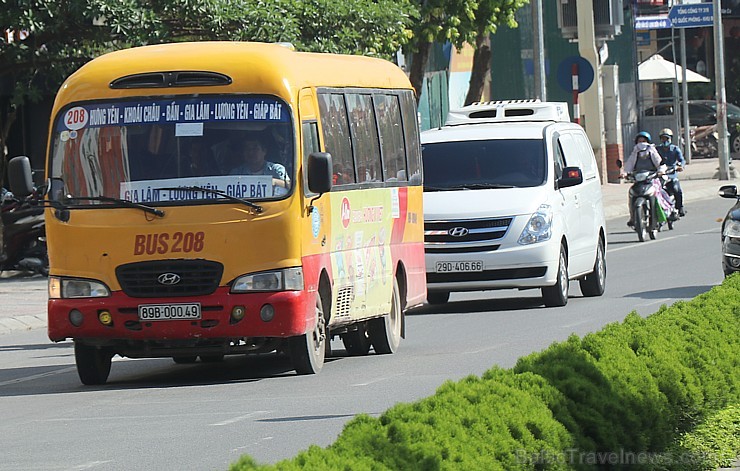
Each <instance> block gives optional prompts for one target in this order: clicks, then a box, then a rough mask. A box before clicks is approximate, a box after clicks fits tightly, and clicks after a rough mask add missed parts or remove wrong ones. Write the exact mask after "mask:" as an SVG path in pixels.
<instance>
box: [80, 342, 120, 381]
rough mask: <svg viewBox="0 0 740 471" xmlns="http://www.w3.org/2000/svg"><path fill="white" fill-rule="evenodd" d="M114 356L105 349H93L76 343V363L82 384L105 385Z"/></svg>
mask: <svg viewBox="0 0 740 471" xmlns="http://www.w3.org/2000/svg"><path fill="white" fill-rule="evenodd" d="M112 358H113V355H112V354H111V353H110V352H109V351H108V350H106V349H104V348H96V347H91V346H90V345H84V344H81V343H77V342H75V363H76V364H77V374H78V375H79V376H80V381H82V384H86V385H88V386H92V385H97V384H105V382H106V381H108V375H110V366H111V360H112Z"/></svg>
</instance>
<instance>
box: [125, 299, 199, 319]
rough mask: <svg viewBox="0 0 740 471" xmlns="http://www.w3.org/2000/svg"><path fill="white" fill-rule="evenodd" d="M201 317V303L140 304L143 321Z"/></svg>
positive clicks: (140, 316) (140, 317)
mask: <svg viewBox="0 0 740 471" xmlns="http://www.w3.org/2000/svg"><path fill="white" fill-rule="evenodd" d="M194 319H200V303H188V304H140V305H139V320H141V321H174V320H194Z"/></svg>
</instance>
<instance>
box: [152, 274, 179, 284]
mask: <svg viewBox="0 0 740 471" xmlns="http://www.w3.org/2000/svg"><path fill="white" fill-rule="evenodd" d="M157 282H158V283H159V284H160V285H176V284H178V283H179V282H180V275H178V274H177V273H162V274H161V275H159V276H158V277H157Z"/></svg>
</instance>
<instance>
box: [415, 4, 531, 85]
mask: <svg viewBox="0 0 740 471" xmlns="http://www.w3.org/2000/svg"><path fill="white" fill-rule="evenodd" d="M415 1H416V2H417V6H418V8H419V11H420V13H419V18H420V20H419V22H418V23H417V24H415V25H414V26H413V27H412V31H413V37H412V40H411V42H410V43H409V46H408V47H409V50H410V52H412V61H411V71H410V79H411V84H412V85H413V86H414V88H415V89H416V93H417V99H418V98H419V96H420V95H421V87H422V84H423V80H424V72H425V70H426V66H427V62H428V59H429V53H430V50H431V46H432V43H433V42H442V43H444V42H447V41H449V42H450V43H451V44H452V45H453V46H455V47H456V48H457V49H460V48H462V46H463V45H464V44H471V45H473V46H475V48H476V54H475V56H474V58H473V71H472V78H471V89H470V90H469V91H468V95H469V96H470V95H471V92H472V93H473V94H475V93H476V92H475V90H474V89H473V87H474V86H475V87H476V89H477V90H478V91H477V95H478V97H480V95H481V93H482V89H483V81H481V80H479V79H477V80H478V81H479V82H480V83H479V84H475V85H474V83H473V79H476V77H478V76H480V75H481V73H483V78H485V75H486V74H487V72H488V69H489V67H490V59H491V54H490V41H489V35H490V34H492V33H495V32H496V29H497V28H498V26H499V25H507V26H510V27H512V28H513V27H516V26H517V23H516V20H515V18H514V15H515V14H516V11H517V10H519V8H521V7H522V6H523V5H525V4H526V3H528V2H529V0H415ZM486 47H487V52H486V51H485V50H484V48H486Z"/></svg>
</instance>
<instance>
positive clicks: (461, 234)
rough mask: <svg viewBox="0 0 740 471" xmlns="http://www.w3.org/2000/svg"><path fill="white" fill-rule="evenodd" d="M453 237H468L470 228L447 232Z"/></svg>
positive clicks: (454, 229) (457, 228) (455, 228)
mask: <svg viewBox="0 0 740 471" xmlns="http://www.w3.org/2000/svg"><path fill="white" fill-rule="evenodd" d="M447 232H448V233H449V234H450V235H451V236H452V237H465V236H466V235H468V232H469V231H468V228H467V227H453V228H452V229H450V230H449V231H447Z"/></svg>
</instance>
